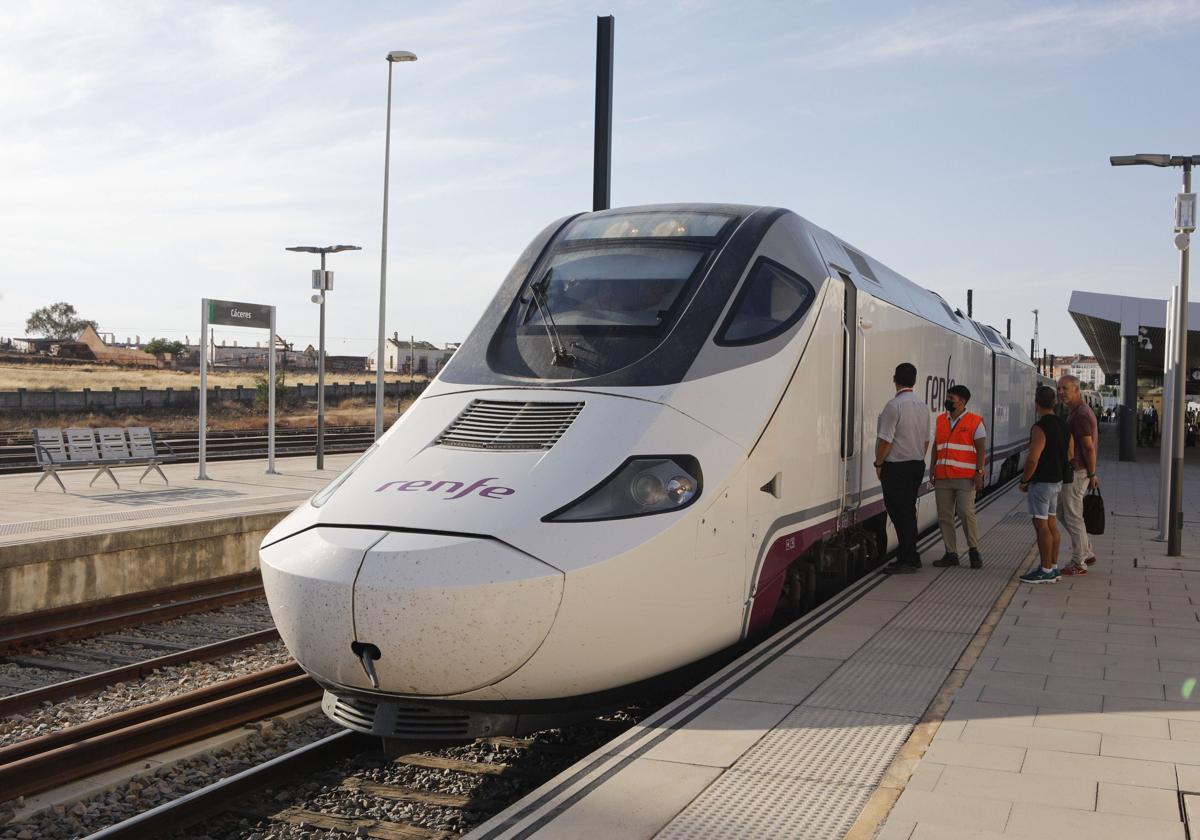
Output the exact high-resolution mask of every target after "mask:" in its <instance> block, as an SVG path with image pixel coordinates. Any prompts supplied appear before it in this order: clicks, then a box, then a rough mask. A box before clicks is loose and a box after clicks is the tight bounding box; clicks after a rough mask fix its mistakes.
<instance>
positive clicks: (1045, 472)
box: [1021, 385, 1073, 583]
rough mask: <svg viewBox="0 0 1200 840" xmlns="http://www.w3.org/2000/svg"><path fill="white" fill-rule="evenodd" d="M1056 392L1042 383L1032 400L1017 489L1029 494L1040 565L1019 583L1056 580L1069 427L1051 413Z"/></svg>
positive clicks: (1068, 464) (1068, 455) (1053, 581)
mask: <svg viewBox="0 0 1200 840" xmlns="http://www.w3.org/2000/svg"><path fill="white" fill-rule="evenodd" d="M1057 396H1058V395H1057V394H1056V393H1055V392H1054V389H1053V388H1047V387H1046V386H1045V385H1042V386H1041V387H1039V388H1038V389H1037V395H1036V396H1035V398H1034V403H1035V405H1036V407H1037V414H1038V421H1037V423H1035V424H1034V426H1033V428H1032V429H1030V431H1029V457H1028V458H1027V459H1026V461H1025V472H1024V474H1023V475H1022V476H1021V492H1022V493H1028V494H1029V515H1030V516H1031V517H1032V518H1033V529H1034V531H1035V532H1036V533H1037V544H1038V553H1039V554H1040V555H1041V559H1042V562H1041V565H1040V566H1035V567H1034V568H1033V569H1031V570H1029V571H1028V572H1026V573H1025V574H1023V575H1021V581H1022V582H1023V583H1058V576H1059V572H1058V543H1059V539H1060V537H1059V533H1058V518H1057V508H1058V495H1059V491H1060V490H1061V489H1062V483H1063V479H1064V477H1066V476H1069V475H1073V473H1072V472H1071V466H1070V462H1071V431H1070V429H1069V428H1067V424H1066V422H1064V421H1063V419H1062V418H1061V417H1059V416H1058V415H1057V414H1055V413H1054V404H1055V402H1056V400H1057Z"/></svg>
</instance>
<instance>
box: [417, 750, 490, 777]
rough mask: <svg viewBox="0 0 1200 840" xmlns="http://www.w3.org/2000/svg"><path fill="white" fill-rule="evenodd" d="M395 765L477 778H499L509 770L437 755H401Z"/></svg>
mask: <svg viewBox="0 0 1200 840" xmlns="http://www.w3.org/2000/svg"><path fill="white" fill-rule="evenodd" d="M394 763H395V764H406V765H408V766H409V767H423V768H425V769H426V770H453V771H454V772H456V773H471V774H474V775H477V776H499V775H500V774H501V773H503V772H505V771H506V770H508V769H509V767H508V765H507V764H487V763H484V762H480V761H463V760H461V759H458V758H442V757H441V756H437V755H421V754H419V753H418V754H416V755H402V756H400V757H399V758H397V759H396V760H395V762H394Z"/></svg>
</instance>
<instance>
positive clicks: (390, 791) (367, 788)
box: [341, 776, 500, 811]
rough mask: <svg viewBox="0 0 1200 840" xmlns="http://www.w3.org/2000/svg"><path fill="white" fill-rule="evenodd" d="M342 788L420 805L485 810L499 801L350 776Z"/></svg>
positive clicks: (493, 806)
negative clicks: (381, 782) (416, 788)
mask: <svg viewBox="0 0 1200 840" xmlns="http://www.w3.org/2000/svg"><path fill="white" fill-rule="evenodd" d="M341 788H342V790H345V791H350V792H352V793H362V794H366V795H367V796H374V797H376V798H378V799H387V800H389V801H391V802H416V803H418V804H421V805H432V806H434V807H437V808H457V809H458V810H460V811H463V810H478V811H486V810H490V809H492V808H495V807H497V806H498V805H499V804H500V803H498V802H496V801H495V800H492V799H476V798H474V797H471V796H463V795H462V794H458V793H438V792H436V791H426V790H415V789H413V788H406V787H400V786H398V785H385V784H380V783H379V782H372V781H369V780H367V779H360V778H358V777H357V776H352V777H351V778H349V779H346V780H345V781H344V782H342V784H341Z"/></svg>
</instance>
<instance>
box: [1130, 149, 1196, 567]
mask: <svg viewBox="0 0 1200 840" xmlns="http://www.w3.org/2000/svg"><path fill="white" fill-rule="evenodd" d="M1108 162H1109V163H1110V164H1112V165H1113V166H1179V167H1182V169H1183V191H1182V192H1181V193H1180V194H1179V196H1178V197H1177V198H1176V201H1175V230H1176V231H1177V235H1176V237H1175V246H1176V247H1177V248H1178V249H1179V289H1178V291H1177V292H1176V298H1175V299H1176V301H1177V305H1176V307H1175V335H1174V340H1175V348H1174V357H1175V370H1174V380H1175V381H1174V392H1175V395H1174V399H1173V402H1172V405H1171V461H1170V494H1169V498H1168V500H1167V505H1168V507H1167V510H1166V514H1167V515H1166V516H1165V517H1164V520H1165V521H1166V522H1167V523H1168V528H1167V556H1168V557H1179V556H1180V555H1181V554H1182V552H1183V439H1184V423H1185V420H1186V412H1187V339H1188V324H1187V320H1188V247H1189V245H1190V244H1191V233H1192V231H1193V230H1195V229H1196V196H1195V194H1194V193H1192V167H1193V166H1195V165H1197V164H1200V155H1159V154H1136V155H1117V156H1115V157H1110V158H1109V159H1108ZM1159 504H1160V505H1161V504H1162V500H1160V501H1159Z"/></svg>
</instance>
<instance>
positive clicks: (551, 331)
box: [529, 268, 578, 368]
mask: <svg viewBox="0 0 1200 840" xmlns="http://www.w3.org/2000/svg"><path fill="white" fill-rule="evenodd" d="M553 273H554V269H553V268H549V269H546V273H545V274H543V275H542V279H541V280H539V281H537V282H536V283H533V284H532V285H530V287H529V291H530V293H531V294H532V295H533V302H534V303H535V304H536V305H537V308H538V314H540V315H541V316H542V326H544V327H545V328H546V338H548V339H550V349H551V350H553V351H554V362H553V363H554V364H555V365H557V366H559V367H570V368H573V367H575V363H576V362H577V361H578V359H576V358H575V356H574V355H573V354H571V353H569V352H567V346H566V344H564V343H563V340H562V336H561V335H560V334H559V332H558V325H557V324H555V323H554V316H553V315H551V314H550V300H549V298H548V296H547V294H546V293H547V290H548V289H549V288H550V275H552V274H553Z"/></svg>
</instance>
